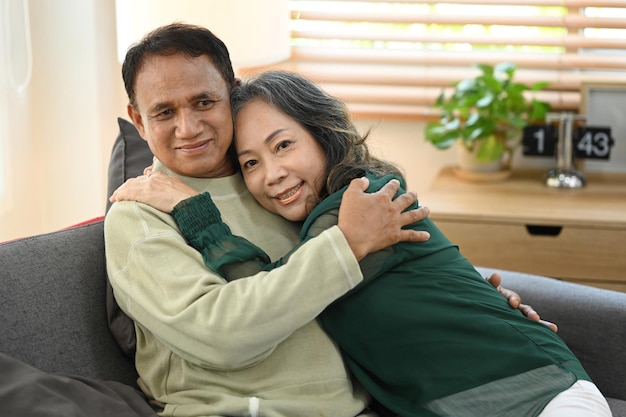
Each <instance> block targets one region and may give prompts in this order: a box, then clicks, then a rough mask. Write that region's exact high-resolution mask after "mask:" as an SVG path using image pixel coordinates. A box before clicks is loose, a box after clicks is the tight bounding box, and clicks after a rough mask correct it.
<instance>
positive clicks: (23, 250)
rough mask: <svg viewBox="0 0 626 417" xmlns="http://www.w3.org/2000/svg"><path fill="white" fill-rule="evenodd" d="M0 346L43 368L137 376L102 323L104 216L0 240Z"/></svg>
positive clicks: (131, 379)
mask: <svg viewBox="0 0 626 417" xmlns="http://www.w3.org/2000/svg"><path fill="white" fill-rule="evenodd" d="M0 259H2V268H0V283H1V284H2V285H0V318H1V319H0V334H2V335H3V336H2V337H0V352H3V353H5V354H7V355H9V356H11V357H13V358H16V359H19V360H21V361H23V362H26V363H28V364H30V365H32V366H34V367H36V368H39V369H41V370H43V371H47V372H53V373H63V374H76V375H81V376H83V377H88V378H94V379H98V380H115V381H120V382H124V383H126V384H129V385H135V384H136V378H137V374H136V372H135V369H134V366H133V363H132V361H130V360H129V359H128V358H126V357H125V356H124V355H123V354H122V352H121V350H120V349H119V347H118V346H117V345H116V343H115V341H114V340H113V337H112V335H111V332H110V331H109V329H108V327H107V317H106V310H105V308H104V306H105V288H106V287H105V286H106V275H105V262H104V229H103V222H102V221H97V222H95V223H91V224H88V225H84V226H80V227H75V228H71V229H67V230H62V231H58V232H53V233H49V234H44V235H39V236H34V237H29V238H24V239H19V240H15V241H12V242H9V243H5V244H2V245H0Z"/></svg>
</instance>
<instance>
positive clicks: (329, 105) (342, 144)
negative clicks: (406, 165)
mask: <svg viewBox="0 0 626 417" xmlns="http://www.w3.org/2000/svg"><path fill="white" fill-rule="evenodd" d="M254 99H259V100H262V101H264V102H265V103H268V104H270V105H272V106H274V107H276V108H277V109H278V110H280V111H282V112H283V113H285V114H286V115H287V116H289V117H291V118H292V119H294V120H295V121H296V122H298V123H299V124H300V125H301V126H303V127H304V129H306V130H307V131H308V132H309V133H310V134H311V135H312V136H313V138H315V140H316V141H317V142H318V143H319V144H320V146H321V147H322V149H323V150H324V153H325V154H326V167H325V173H326V176H327V181H326V186H325V188H324V189H322V190H321V192H320V196H319V198H325V197H326V196H328V195H329V194H332V193H333V192H335V191H337V190H339V189H341V188H342V187H343V186H345V185H347V184H349V183H350V181H351V180H352V179H354V178H358V177H361V176H363V175H364V174H365V173H366V172H371V173H373V174H376V175H384V174H389V173H393V174H396V175H401V173H400V171H399V169H398V168H396V167H395V166H393V165H391V164H389V163H387V162H385V161H382V160H380V159H377V158H375V157H373V156H371V154H370V152H369V150H368V148H367V145H366V144H365V140H366V138H367V135H364V136H361V135H360V134H359V132H358V131H357V129H356V127H355V126H354V123H353V122H352V118H351V116H350V112H349V111H348V108H347V106H346V105H345V104H344V103H343V102H342V101H341V100H339V99H337V98H335V97H333V96H331V95H330V94H328V93H327V92H326V91H324V90H323V89H322V88H320V87H319V86H318V85H317V84H315V83H314V82H312V81H311V80H309V79H307V78H305V77H303V76H301V75H299V74H296V73H293V72H287V71H267V72H264V73H262V74H260V75H259V76H257V77H255V78H252V79H249V80H247V81H244V82H242V83H241V85H239V86H237V87H235V88H233V90H232V93H231V105H232V110H233V117H235V118H236V117H237V114H238V113H239V111H240V110H241V109H242V108H243V107H244V106H245V105H246V104H247V103H248V102H250V101H251V100H254ZM236 136H237V132H236V131H235V138H236Z"/></svg>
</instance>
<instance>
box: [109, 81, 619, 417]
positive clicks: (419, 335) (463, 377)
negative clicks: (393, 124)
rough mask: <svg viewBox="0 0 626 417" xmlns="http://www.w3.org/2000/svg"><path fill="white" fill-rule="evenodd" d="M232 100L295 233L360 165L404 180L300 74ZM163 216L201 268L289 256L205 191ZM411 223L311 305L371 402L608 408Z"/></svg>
mask: <svg viewBox="0 0 626 417" xmlns="http://www.w3.org/2000/svg"><path fill="white" fill-rule="evenodd" d="M231 101H232V106H233V115H234V118H235V137H236V139H235V150H236V155H237V159H238V161H239V164H240V166H241V169H242V173H243V176H244V179H245V182H246V185H247V187H248V189H249V190H250V192H251V194H252V195H253V196H254V197H255V198H256V199H257V201H258V202H259V203H260V204H261V205H262V206H263V207H265V208H266V209H268V210H270V211H272V212H274V213H277V214H279V215H282V216H283V217H285V218H287V219H289V220H292V221H303V222H304V223H303V226H302V231H301V240H302V242H305V241H306V240H307V239H309V238H311V237H314V236H316V235H318V234H319V233H320V232H321V231H322V230H325V229H326V228H328V227H330V226H331V225H334V224H336V220H337V213H338V209H339V203H340V201H341V198H342V195H343V192H344V191H345V186H346V185H347V184H348V183H349V182H350V181H351V180H352V179H355V178H359V177H362V176H365V177H367V178H368V179H369V181H370V190H371V191H374V190H377V189H378V188H379V187H381V186H382V185H383V184H385V183H386V182H387V181H388V180H389V178H390V177H395V178H397V179H398V180H399V181H401V183H403V179H402V176H401V174H400V173H399V171H398V169H397V168H395V167H394V166H392V165H390V164H388V163H386V162H384V161H381V160H379V159H376V158H374V157H372V156H371V155H370V154H369V152H368V150H367V147H366V145H365V143H364V141H365V138H363V137H361V136H360V135H359V134H358V132H357V130H356V128H355V127H354V125H353V123H352V121H351V119H350V117H349V114H348V111H347V109H346V107H345V105H344V104H343V103H342V102H341V101H339V100H337V99H335V98H333V97H331V96H329V95H328V94H326V93H325V92H324V91H323V90H321V89H319V88H318V87H317V86H316V85H315V84H313V83H311V82H310V81H309V80H307V79H305V78H303V77H300V76H298V75H296V74H291V73H285V72H268V73H264V74H262V75H260V76H259V77H257V78H256V79H253V80H250V81H249V82H247V83H244V84H243V85H242V86H240V87H237V88H235V89H234V90H233V94H232V96H231ZM402 188H404V187H402ZM195 194H197V193H196V192H195V191H193V190H191V191H190V192H189V194H188V195H195ZM114 198H118V199H121V197H120V196H117V197H115V195H114ZM124 198H127V197H124ZM142 202H147V203H149V204H153V205H155V207H157V208H159V207H158V204H159V203H158V202H156V201H142ZM172 215H173V216H174V218H175V219H176V221H177V222H178V224H179V227H180V229H181V232H182V233H183V234H184V235H185V237H186V238H187V240H188V242H189V243H190V244H191V245H192V246H194V247H195V248H196V249H198V250H199V251H200V252H201V253H202V254H203V257H204V260H205V262H206V264H207V266H208V267H209V268H212V269H213V270H215V271H219V272H220V273H222V274H223V275H224V276H225V277H226V278H227V279H236V278H237V277H239V276H243V275H244V274H245V275H249V274H250V270H249V268H252V269H259V268H274V267H278V266H280V265H281V264H282V263H284V262H288V261H289V260H288V258H289V256H288V255H287V256H285V257H284V258H283V259H281V260H279V261H278V262H276V263H274V264H270V263H269V259H268V257H267V256H266V255H265V254H264V253H263V252H262V251H261V250H260V249H259V248H257V247H255V246H254V245H252V244H251V243H249V242H248V241H246V240H244V239H242V238H239V237H237V236H233V235H232V234H231V233H230V230H229V229H228V227H227V226H226V225H225V224H223V223H222V222H221V219H220V215H219V212H218V211H217V209H216V208H215V206H214V205H213V204H212V201H211V198H210V196H209V195H208V194H203V195H199V196H195V197H192V198H188V199H185V200H183V201H181V202H180V203H179V204H177V205H176V206H175V207H174V209H173V210H172ZM413 227H415V228H416V230H427V231H428V232H430V235H431V238H430V240H429V241H427V242H425V243H420V244H419V245H414V244H410V243H399V244H396V245H394V246H393V247H391V248H388V249H386V250H384V251H380V252H377V253H374V254H371V255H369V256H367V257H365V258H364V259H363V260H362V261H361V269H362V271H363V274H364V277H365V279H364V282H363V283H362V284H361V285H359V286H358V287H357V288H355V289H354V290H352V291H351V292H349V293H348V294H346V295H345V296H344V297H342V298H341V299H339V300H338V301H336V302H335V303H334V304H332V305H331V306H329V307H328V308H327V309H326V310H325V311H324V312H323V313H322V314H321V315H320V321H321V323H322V324H323V326H324V328H325V329H326V331H327V332H328V333H329V334H330V336H331V337H332V338H333V339H334V340H335V341H336V342H337V343H338V345H339V347H340V348H341V350H342V352H343V354H344V357H345V360H346V363H347V364H348V366H349V368H350V370H351V371H352V372H353V374H354V375H355V376H356V378H357V379H358V380H359V382H360V383H361V384H362V385H363V386H364V387H365V388H366V389H367V390H368V391H369V392H370V393H371V394H372V396H373V397H374V398H375V399H376V400H377V401H378V403H380V404H381V405H382V407H383V408H381V410H380V412H381V414H383V415H390V416H394V415H399V416H464V417H471V416H480V417H486V416H505V415H506V416H542V417H546V416H561V415H563V416H565V415H567V416H568V417H572V416H610V415H611V413H610V410H609V408H608V405H607V403H606V401H605V400H604V398H603V397H602V395H601V394H600V392H599V391H598V390H597V388H596V387H595V385H594V384H593V383H592V382H591V380H590V378H589V376H588V375H587V373H586V372H585V370H584V369H583V367H582V365H581V364H580V362H579V361H578V360H577V359H576V357H575V356H574V355H573V353H572V352H571V351H570V350H569V349H568V348H567V346H566V345H565V343H564V342H563V341H562V340H561V339H560V338H559V337H558V336H557V335H556V334H555V333H554V332H553V331H552V330H550V329H549V328H548V327H546V326H544V325H542V324H540V323H537V322H535V321H531V320H528V319H527V318H526V317H524V316H523V315H522V314H521V313H520V312H519V311H517V310H514V309H511V308H510V307H509V305H508V303H507V301H506V300H505V299H504V298H503V297H502V296H501V295H500V294H499V293H498V292H497V290H496V289H495V288H493V287H492V286H491V285H490V284H489V283H487V282H486V281H485V280H484V279H483V278H482V277H481V276H480V274H479V273H478V272H477V271H476V270H475V269H474V267H473V266H472V265H471V264H470V263H469V261H467V259H465V258H464V257H463V256H462V255H461V254H460V252H459V250H458V248H457V247H456V246H455V245H453V244H452V243H451V242H449V241H448V240H447V239H446V237H445V236H444V235H443V234H442V233H441V232H440V231H439V230H438V229H437V227H436V226H435V225H434V224H433V223H432V222H431V221H430V220H429V219H425V220H423V221H421V222H419V223H416V224H415V225H413ZM294 250H297V248H295V249H294ZM241 270H244V272H242V271H241ZM323 290H324V289H323V288H320V291H323Z"/></svg>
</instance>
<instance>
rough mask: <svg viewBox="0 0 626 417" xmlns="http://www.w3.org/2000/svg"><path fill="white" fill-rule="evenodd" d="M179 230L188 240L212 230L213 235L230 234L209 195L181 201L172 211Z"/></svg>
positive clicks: (199, 195)
mask: <svg viewBox="0 0 626 417" xmlns="http://www.w3.org/2000/svg"><path fill="white" fill-rule="evenodd" d="M172 216H173V217H174V219H175V220H176V223H177V224H178V228H179V229H180V231H181V232H182V234H183V235H184V236H185V238H186V239H187V240H191V239H193V238H194V237H195V236H197V235H198V234H200V233H202V232H203V231H206V230H207V229H209V228H210V229H211V234H212V235H217V236H219V235H220V234H222V236H223V235H226V234H228V235H229V234H230V228H229V227H228V226H227V225H226V224H225V223H224V222H223V221H222V216H221V215H220V211H219V210H218V208H217V207H216V206H215V203H213V199H212V198H211V195H210V194H209V193H202V194H198V195H197V196H194V197H190V198H188V199H186V200H183V201H181V202H180V203H178V204H177V205H176V206H174V209H173V210H172Z"/></svg>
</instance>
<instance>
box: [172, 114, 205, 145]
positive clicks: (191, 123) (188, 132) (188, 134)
mask: <svg viewBox="0 0 626 417" xmlns="http://www.w3.org/2000/svg"><path fill="white" fill-rule="evenodd" d="M200 132H202V122H201V120H200V117H199V115H198V114H197V112H194V111H190V110H185V111H181V112H180V113H179V115H178V123H177V126H176V134H177V136H178V137H179V138H182V139H189V138H195V137H196V136H198V135H199V134H200Z"/></svg>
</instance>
